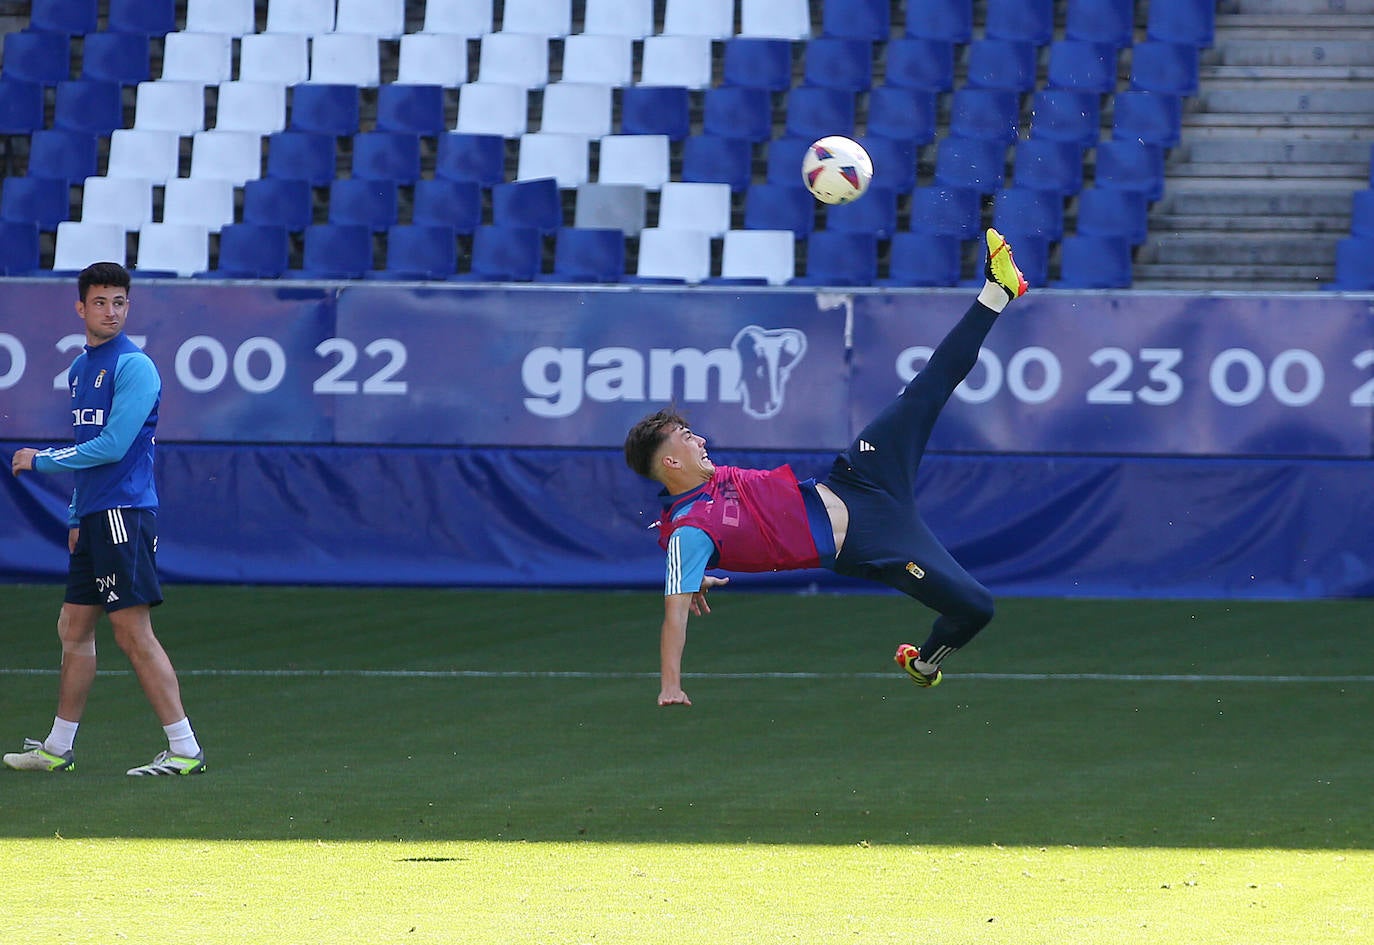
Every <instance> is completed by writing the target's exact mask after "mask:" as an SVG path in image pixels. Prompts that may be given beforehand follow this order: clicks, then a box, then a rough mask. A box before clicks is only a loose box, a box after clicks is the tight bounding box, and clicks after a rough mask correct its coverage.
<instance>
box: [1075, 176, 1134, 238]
mask: <svg viewBox="0 0 1374 945" xmlns="http://www.w3.org/2000/svg"><path fill="white" fill-rule="evenodd" d="M1075 231H1076V232H1077V233H1078V235H1079V236H1120V237H1124V238H1125V239H1126V241H1127V242H1129V243H1130V244H1131V245H1132V246H1139V245H1140V244H1141V243H1143V242H1145V237H1146V236H1147V235H1149V230H1148V212H1147V208H1146V205H1145V195H1144V194H1142V193H1139V192H1137V191H1133V190H1110V189H1106V188H1102V187H1089V188H1087V189H1086V190H1084V191H1083V192H1082V193H1080V194H1079V195H1078V224H1077V226H1076V227H1075Z"/></svg>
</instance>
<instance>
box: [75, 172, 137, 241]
mask: <svg viewBox="0 0 1374 945" xmlns="http://www.w3.org/2000/svg"><path fill="white" fill-rule="evenodd" d="M152 221H153V185H152V184H151V183H150V182H149V181H146V180H142V179H139V178H132V177H88V178H86V182H85V186H84V187H83V188H82V193H81V222H82V223H111V224H114V225H116V226H122V227H123V228H124V229H125V230H137V229H139V228H140V227H142V226H143V225H144V224H145V223H151V222H152Z"/></svg>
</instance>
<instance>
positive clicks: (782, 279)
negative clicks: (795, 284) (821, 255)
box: [720, 230, 797, 285]
mask: <svg viewBox="0 0 1374 945" xmlns="http://www.w3.org/2000/svg"><path fill="white" fill-rule="evenodd" d="M796 255H797V234H795V233H793V232H792V231H791V230H730V231H729V232H727V233H726V234H725V243H724V246H723V247H722V250H721V257H720V274H721V277H722V278H726V279H767V280H768V284H769V285H786V284H787V283H788V282H789V281H790V280H791V279H792V277H793V276H795V275H796V274H797V259H796Z"/></svg>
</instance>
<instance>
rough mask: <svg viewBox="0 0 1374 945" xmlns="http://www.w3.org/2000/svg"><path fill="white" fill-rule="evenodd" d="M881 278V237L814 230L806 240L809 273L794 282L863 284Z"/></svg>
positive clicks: (823, 284) (819, 284)
mask: <svg viewBox="0 0 1374 945" xmlns="http://www.w3.org/2000/svg"><path fill="white" fill-rule="evenodd" d="M877 279H878V239H877V237H875V236H873V235H872V234H871V233H834V232H829V231H822V232H819V233H812V234H811V236H810V238H808V239H807V241H806V275H804V276H796V277H794V278H793V279H792V285H813V286H863V285H872V284H873V283H874V282H876V281H877Z"/></svg>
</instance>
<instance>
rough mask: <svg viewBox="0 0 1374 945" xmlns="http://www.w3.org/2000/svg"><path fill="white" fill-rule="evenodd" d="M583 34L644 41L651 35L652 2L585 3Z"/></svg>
mask: <svg viewBox="0 0 1374 945" xmlns="http://www.w3.org/2000/svg"><path fill="white" fill-rule="evenodd" d="M582 31H583V32H584V33H588V34H590V35H593V36H623V37H625V38H627V39H643V38H644V37H646V36H648V35H650V34H651V33H653V32H654V0H587V5H586V12H585V14H584V15H583V19H582Z"/></svg>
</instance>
